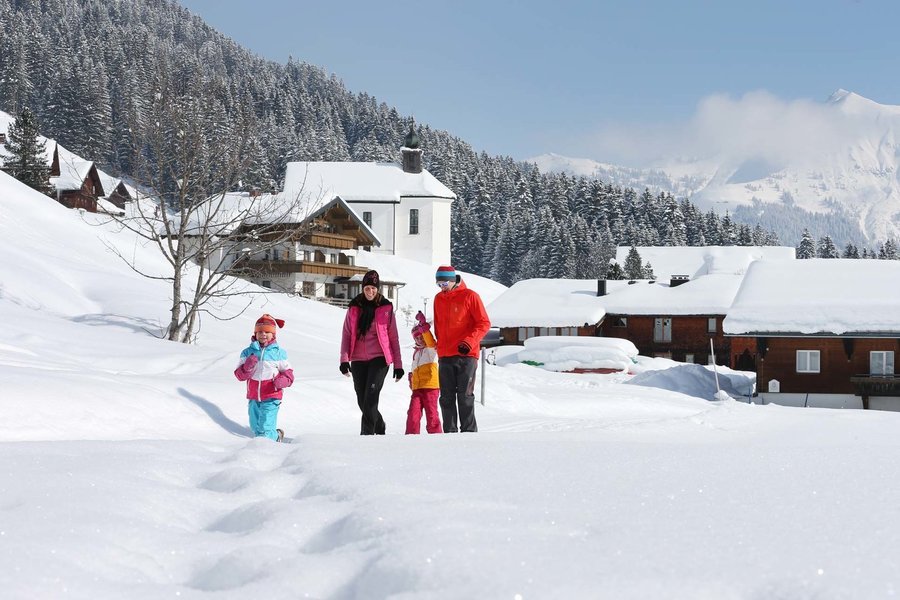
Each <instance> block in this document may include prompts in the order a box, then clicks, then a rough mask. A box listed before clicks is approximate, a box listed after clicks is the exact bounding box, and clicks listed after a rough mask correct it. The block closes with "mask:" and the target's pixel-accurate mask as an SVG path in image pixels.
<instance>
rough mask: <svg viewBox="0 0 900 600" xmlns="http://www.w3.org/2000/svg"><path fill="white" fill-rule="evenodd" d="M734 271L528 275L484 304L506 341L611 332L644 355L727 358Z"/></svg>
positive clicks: (701, 359) (721, 360)
mask: <svg viewBox="0 0 900 600" xmlns="http://www.w3.org/2000/svg"><path fill="white" fill-rule="evenodd" d="M740 280H741V276H740V275H733V274H732V275H728V274H715V275H703V276H700V277H697V278H696V279H694V280H689V279H688V278H687V277H678V276H676V277H673V278H672V279H671V280H670V281H667V282H664V283H663V282H657V281H647V280H641V281H631V282H629V281H606V280H600V281H597V280H568V279H532V280H524V281H520V282H517V283H516V284H514V285H513V286H512V287H510V288H509V289H508V290H507V291H506V292H504V293H503V295H501V296H500V297H499V298H497V300H495V301H494V302H493V303H491V304H490V306H488V308H487V310H488V314H489V316H490V318H491V323H492V324H494V325H495V326H498V327H500V335H501V337H502V338H503V341H504V343H505V344H522V343H523V342H524V341H525V340H526V339H528V338H531V337H535V336H541V335H578V336H602V337H617V338H623V339H627V340H629V341H631V342H632V343H634V345H635V346H637V348H638V351H639V352H640V354H642V355H644V356H660V357H665V358H671V359H673V360H678V361H683V362H693V363H699V364H707V363H708V362H709V360H710V340H712V341H713V348H714V349H715V353H716V362H717V363H719V364H728V362H729V355H730V340H729V339H728V338H726V337H725V336H724V335H723V332H722V321H723V319H724V318H725V314H726V311H727V309H728V306H730V304H731V301H732V299H733V298H734V294H735V292H736V291H737V288H738V286H739V285H740Z"/></svg>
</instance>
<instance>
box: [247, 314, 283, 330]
mask: <svg viewBox="0 0 900 600" xmlns="http://www.w3.org/2000/svg"><path fill="white" fill-rule="evenodd" d="M276 327H284V320H283V319H276V318H275V317H273V316H272V315H270V314H265V315H263V316H261V317H260V318H259V319H257V320H256V326H255V327H254V328H253V333H254V334H256V333H259V332H260V331H266V332H268V333H271V334H273V335H274V334H275V328H276Z"/></svg>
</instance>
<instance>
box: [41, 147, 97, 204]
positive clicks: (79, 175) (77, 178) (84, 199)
mask: <svg viewBox="0 0 900 600" xmlns="http://www.w3.org/2000/svg"><path fill="white" fill-rule="evenodd" d="M50 185H52V186H53V187H54V188H55V189H56V199H57V201H59V203H60V204H62V205H63V206H66V207H68V208H81V209H84V210H86V211H88V212H97V199H98V198H100V197H102V196H104V195H106V194H105V192H104V191H103V184H102V182H101V181H100V174H99V173H98V171H97V167H96V165H94V163H93V162H92V161H89V160H74V159H72V160H62V161H61V160H60V158H59V145H56V147H55V148H54V149H53V160H52V161H51V163H50Z"/></svg>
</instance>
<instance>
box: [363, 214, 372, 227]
mask: <svg viewBox="0 0 900 600" xmlns="http://www.w3.org/2000/svg"><path fill="white" fill-rule="evenodd" d="M363 223H365V224H366V225H368V226H369V227H371V226H372V211H368V210H364V211H363Z"/></svg>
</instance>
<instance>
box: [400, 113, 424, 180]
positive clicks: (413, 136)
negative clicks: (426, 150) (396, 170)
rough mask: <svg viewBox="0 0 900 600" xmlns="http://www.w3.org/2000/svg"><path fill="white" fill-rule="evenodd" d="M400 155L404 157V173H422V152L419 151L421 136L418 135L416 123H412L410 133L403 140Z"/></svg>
mask: <svg viewBox="0 0 900 600" xmlns="http://www.w3.org/2000/svg"><path fill="white" fill-rule="evenodd" d="M400 153H401V154H402V155H403V172H404V173H421V172H422V150H420V149H419V135H418V134H417V133H416V129H415V123H410V125H409V133H407V134H406V138H404V140H403V147H402V148H400Z"/></svg>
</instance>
